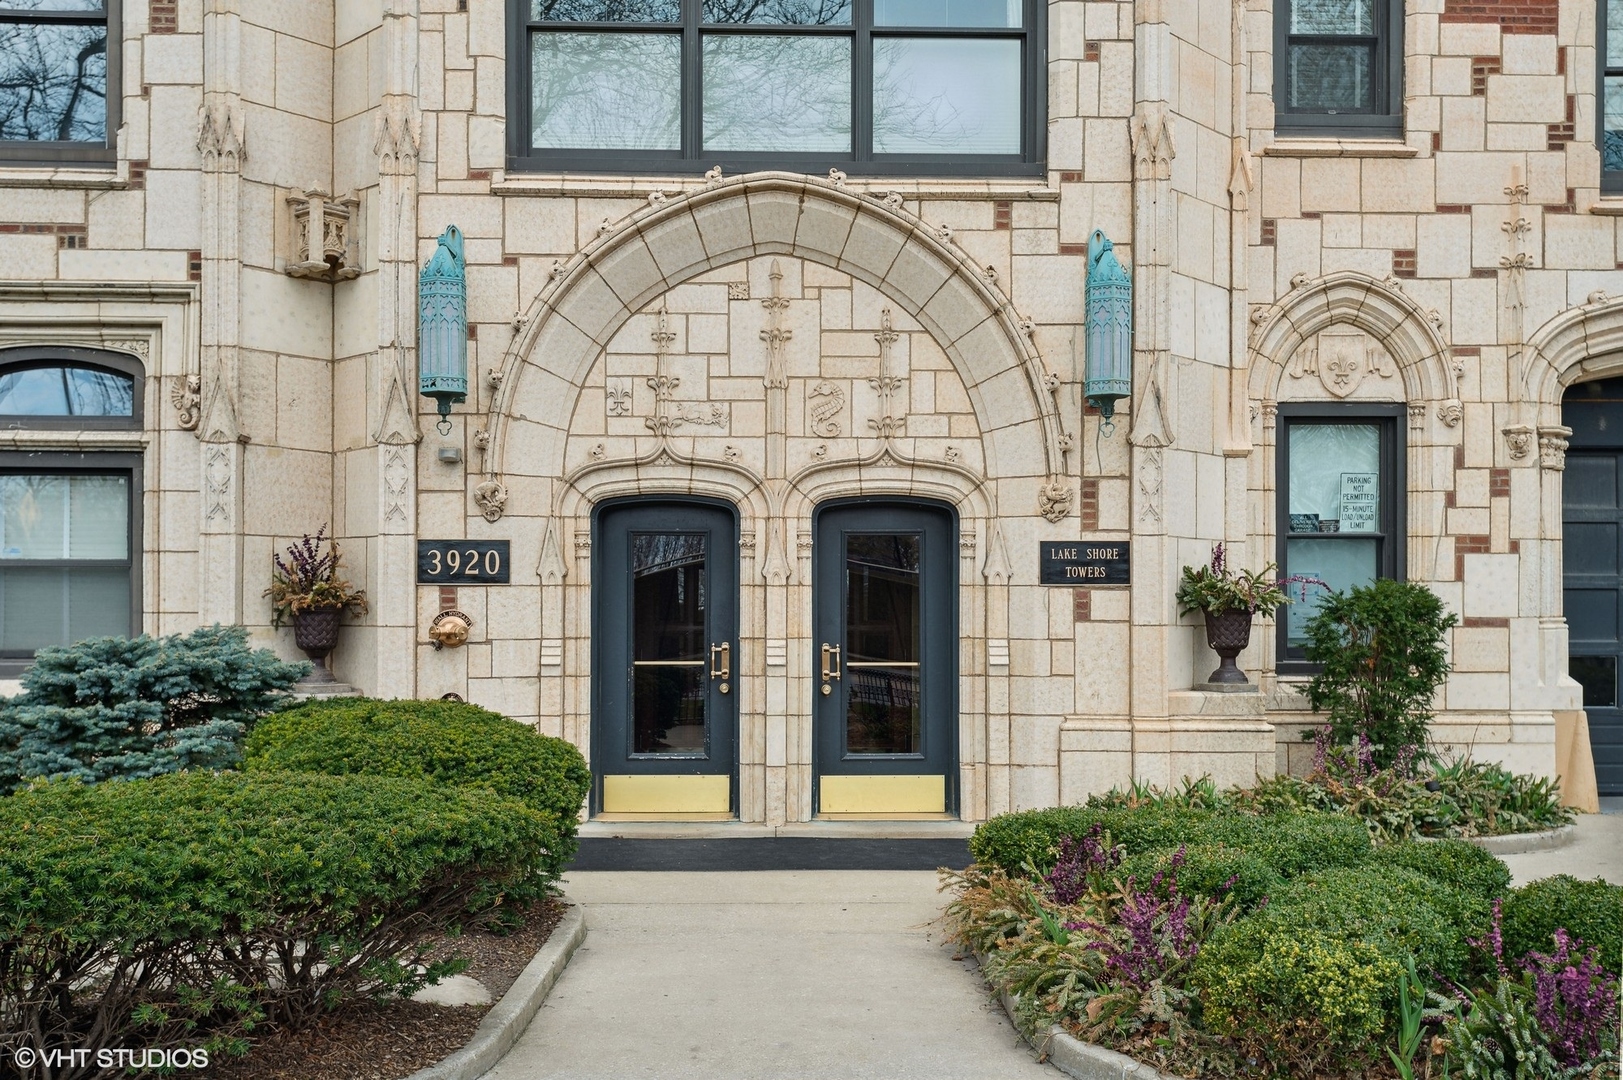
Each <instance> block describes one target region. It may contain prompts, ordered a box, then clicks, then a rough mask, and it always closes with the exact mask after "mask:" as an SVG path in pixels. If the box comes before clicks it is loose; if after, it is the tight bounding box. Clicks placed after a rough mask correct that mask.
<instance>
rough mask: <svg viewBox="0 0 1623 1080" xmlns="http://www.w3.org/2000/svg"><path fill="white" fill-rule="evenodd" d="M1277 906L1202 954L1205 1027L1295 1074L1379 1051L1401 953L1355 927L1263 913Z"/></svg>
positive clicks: (1355, 1061) (1197, 975)
mask: <svg viewBox="0 0 1623 1080" xmlns="http://www.w3.org/2000/svg"><path fill="white" fill-rule="evenodd" d="M1274 907H1275V905H1274V904H1272V903H1270V904H1269V905H1268V907H1267V908H1265V909H1264V910H1263V912H1262V913H1259V914H1258V915H1253V916H1251V917H1249V918H1246V919H1242V920H1240V921H1239V922H1237V923H1235V924H1234V925H1232V926H1230V927H1228V928H1227V929H1225V930H1223V931H1221V932H1220V933H1219V934H1218V935H1217V936H1216V938H1215V939H1214V940H1213V941H1212V942H1211V943H1209V944H1208V945H1207V946H1206V948H1205V949H1203V950H1201V953H1200V955H1199V956H1198V957H1196V959H1195V967H1194V971H1193V973H1192V981H1193V983H1194V984H1195V985H1196V986H1197V987H1199V988H1200V990H1201V992H1202V994H1201V1001H1202V1005H1203V1017H1204V1023H1205V1025H1206V1027H1207V1028H1208V1030H1210V1031H1211V1032H1212V1033H1213V1034H1216V1035H1223V1036H1228V1037H1230V1038H1232V1039H1234V1040H1235V1042H1236V1043H1237V1044H1238V1047H1239V1048H1240V1050H1241V1051H1242V1054H1244V1055H1245V1056H1252V1057H1256V1058H1259V1059H1261V1060H1264V1061H1267V1062H1269V1063H1270V1064H1272V1065H1274V1066H1276V1067H1279V1068H1282V1069H1287V1070H1293V1071H1292V1073H1291V1074H1292V1075H1309V1076H1316V1075H1319V1070H1321V1069H1325V1068H1327V1067H1338V1066H1339V1067H1347V1066H1352V1067H1357V1066H1358V1065H1361V1064H1363V1063H1365V1062H1367V1061H1372V1060H1374V1059H1375V1058H1376V1057H1377V1055H1378V1054H1379V1053H1380V1051H1379V1049H1378V1047H1379V1046H1380V1045H1381V1044H1382V1043H1384V1042H1385V1041H1386V1035H1387V1033H1388V1031H1389V1030H1390V1028H1391V1026H1392V1023H1391V1014H1392V1005H1393V999H1394V998H1395V997H1396V985H1397V980H1398V975H1399V974H1400V972H1401V971H1402V967H1401V964H1400V962H1399V959H1398V958H1397V957H1395V956H1394V955H1392V954H1391V953H1390V952H1388V951H1387V950H1386V949H1385V948H1383V947H1382V946H1381V945H1378V944H1374V943H1371V942H1368V941H1363V940H1360V939H1359V938H1358V937H1356V936H1350V935H1347V934H1343V933H1338V932H1336V931H1333V930H1323V929H1300V928H1297V927H1294V926H1290V925H1288V924H1287V923H1285V922H1283V921H1281V920H1277V919H1271V918H1266V917H1265V916H1266V915H1267V913H1268V912H1270V911H1272V910H1273V909H1274Z"/></svg>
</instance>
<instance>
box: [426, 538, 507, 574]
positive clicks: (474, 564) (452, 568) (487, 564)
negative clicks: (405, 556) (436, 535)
mask: <svg viewBox="0 0 1623 1080" xmlns="http://www.w3.org/2000/svg"><path fill="white" fill-rule="evenodd" d="M510 547H511V542H510V541H507V540H419V541H417V583H418V584H419V585H506V584H508V583H509V582H510V581H511V577H510V575H511V570H510V568H509V567H508V557H509V549H510Z"/></svg>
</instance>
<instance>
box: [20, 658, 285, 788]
mask: <svg viewBox="0 0 1623 1080" xmlns="http://www.w3.org/2000/svg"><path fill="white" fill-rule="evenodd" d="M308 670H309V665H308V664H306V663H304V662H302V661H301V662H299V663H286V662H284V661H282V660H279V659H277V657H276V655H275V654H274V653H272V652H270V651H269V650H267V649H251V648H249V646H248V632H247V631H246V630H244V629H243V628H242V627H240V626H227V627H222V626H211V627H202V628H200V629H198V630H194V631H192V632H191V633H190V634H175V635H173V636H170V637H163V638H153V637H149V636H147V635H144V634H143V635H142V636H141V637H137V638H118V637H104V638H88V639H86V640H84V641H81V642H78V643H77V644H74V645H69V646H65V647H61V648H52V649H41V650H40V651H39V654H38V656H37V657H36V658H35V661H34V666H33V667H31V668H29V669H28V671H26V672H25V673H24V674H23V678H22V683H23V692H22V693H21V694H19V695H17V696H16V697H13V698H5V699H0V793H9V792H11V791H15V790H17V789H19V788H22V787H25V786H27V785H28V784H29V783H31V782H32V781H34V780H36V779H42V778H43V779H58V778H62V777H72V778H74V779H78V780H82V781H85V782H86V783H96V782H98V781H101V780H111V779H138V778H143V777H149V776H158V775H161V774H163V773H172V772H180V771H182V770H185V769H221V768H227V767H229V766H231V765H234V764H235V763H236V761H237V759H238V756H239V754H240V752H241V746H242V740H243V738H244V736H245V735H246V734H247V732H248V730H249V729H250V728H251V727H252V726H253V724H254V721H255V720H257V719H258V718H259V717H260V716H262V715H264V714H265V713H267V712H269V711H271V710H272V709H273V708H275V707H276V706H277V704H278V703H279V702H280V700H281V698H282V695H283V693H284V691H286V690H287V688H288V687H290V686H292V685H293V683H295V682H296V681H298V679H299V678H300V676H302V675H303V674H304V673H305V672H307V671H308Z"/></svg>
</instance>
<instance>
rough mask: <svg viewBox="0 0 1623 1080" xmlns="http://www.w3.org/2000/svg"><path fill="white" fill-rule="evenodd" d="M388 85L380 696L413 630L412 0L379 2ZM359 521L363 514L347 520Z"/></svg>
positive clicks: (404, 666) (398, 669)
mask: <svg viewBox="0 0 1623 1080" xmlns="http://www.w3.org/2000/svg"><path fill="white" fill-rule="evenodd" d="M382 52H383V64H384V75H383V85H384V95H383V100H382V101H381V102H380V103H379V108H378V112H377V120H376V128H375V132H376V139H375V143H374V146H373V150H374V152H375V153H376V154H377V159H378V189H377V190H378V195H377V199H378V208H377V214H376V215H375V219H374V220H375V221H376V227H377V231H378V239H377V263H378V354H377V368H376V381H375V383H374V386H375V387H376V393H377V399H376V400H377V410H378V411H377V415H376V418H375V427H374V428H373V433H372V434H373V441H374V443H375V446H376V449H375V451H374V453H375V469H376V472H375V483H376V485H377V489H376V490H377V500H376V504H375V505H376V507H377V510H376V515H377V517H376V520H375V522H374V523H372V524H373V528H374V529H375V537H376V538H375V540H374V541H373V543H372V544H371V559H370V560H369V563H368V566H367V596H368V597H369V598H370V599H371V603H372V614H371V621H372V624H373V633H374V635H375V637H374V642H373V648H372V650H371V651H370V654H369V655H366V656H365V659H361V660H358V661H357V665H362V664H364V666H365V670H357V671H355V672H354V673H353V675H352V677H351V681H353V682H355V683H356V684H357V685H359V686H361V687H363V688H364V689H365V690H366V691H367V692H369V693H372V694H376V695H377V696H379V697H413V696H415V694H416V691H417V680H416V666H415V665H414V664H413V663H411V662H410V658H411V657H412V656H413V653H414V646H415V642H416V639H417V626H416V623H417V611H416V607H417V603H416V598H417V586H416V576H417V575H416V564H417V560H416V551H415V548H416V544H415V540H416V538H417V443H418V442H419V441H420V440H421V438H422V433H421V431H420V430H419V429H418V427H417V407H416V406H417V394H416V392H415V385H416V379H415V374H416V364H417V153H418V147H419V145H420V142H421V138H422V134H421V133H422V122H421V113H420V111H419V107H418V101H417V0H387V3H386V4H385V5H384V11H383V42H382ZM351 526H352V527H353V528H360V527H361V526H362V523H361V522H352V523H351Z"/></svg>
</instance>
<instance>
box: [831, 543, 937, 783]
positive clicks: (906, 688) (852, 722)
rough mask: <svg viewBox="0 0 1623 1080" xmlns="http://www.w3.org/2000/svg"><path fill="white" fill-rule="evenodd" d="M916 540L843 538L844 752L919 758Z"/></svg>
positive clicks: (917, 553) (917, 555)
mask: <svg viewBox="0 0 1623 1080" xmlns="http://www.w3.org/2000/svg"><path fill="white" fill-rule="evenodd" d="M920 540H921V538H920V536H919V534H917V533H866V534H863V533H851V534H847V535H846V538H845V620H846V622H845V642H846V665H845V667H846V678H847V679H848V680H849V686H848V687H847V688H846V718H845V724H846V729H845V738H846V752H847V753H850V754H917V753H921V752H922V739H921V715H922V714H921V710H920V704H921V701H920V693H919V687H920V667H919V657H920V649H919V633H920V627H919V549H920V546H921V544H920Z"/></svg>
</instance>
